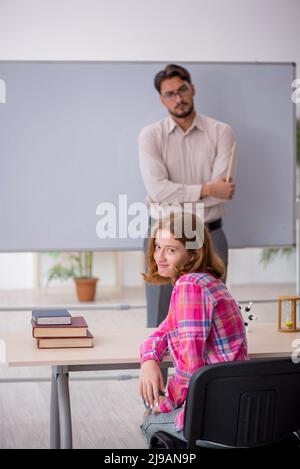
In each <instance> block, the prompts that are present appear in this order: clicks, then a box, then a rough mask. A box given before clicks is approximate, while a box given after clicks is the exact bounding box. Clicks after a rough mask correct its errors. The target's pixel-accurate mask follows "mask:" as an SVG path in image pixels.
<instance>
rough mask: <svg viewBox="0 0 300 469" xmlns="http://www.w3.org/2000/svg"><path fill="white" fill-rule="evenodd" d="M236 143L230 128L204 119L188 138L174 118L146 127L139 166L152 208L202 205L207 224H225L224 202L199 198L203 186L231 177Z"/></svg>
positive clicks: (195, 124) (198, 118)
mask: <svg viewBox="0 0 300 469" xmlns="http://www.w3.org/2000/svg"><path fill="white" fill-rule="evenodd" d="M233 142H234V135H233V132H232V129H231V127H230V126H229V125H227V124H225V123H224V122H220V121H217V120H215V119H212V118H210V117H207V116H204V115H199V114H196V115H195V118H194V120H193V123H192V125H191V127H190V128H189V129H188V130H187V131H186V132H183V130H182V129H181V128H180V127H179V126H178V125H177V124H176V122H175V121H174V120H173V119H172V118H171V117H170V116H169V117H167V118H165V119H163V120H161V121H159V122H156V123H154V124H152V125H148V126H146V127H144V128H143V129H142V130H141V132H140V135H139V161H140V169H141V173H142V178H143V181H144V184H145V187H146V190H147V192H148V197H147V203H148V205H149V204H150V203H151V202H159V203H173V204H176V203H183V202H197V201H199V202H203V203H204V218H205V222H210V221H214V220H217V219H218V218H221V217H222V216H223V213H224V204H225V201H224V199H223V200H221V199H216V198H214V197H205V198H201V199H200V195H201V190H202V185H203V184H204V183H206V182H212V181H216V180H217V179H219V178H222V177H226V173H227V168H228V166H229V161H230V156H231V151H232V145H233ZM234 174H235V167H234V168H233V175H234Z"/></svg>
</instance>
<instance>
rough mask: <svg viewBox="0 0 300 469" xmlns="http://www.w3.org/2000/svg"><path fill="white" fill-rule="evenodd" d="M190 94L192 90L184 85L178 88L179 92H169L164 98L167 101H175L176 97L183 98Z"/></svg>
mask: <svg viewBox="0 0 300 469" xmlns="http://www.w3.org/2000/svg"><path fill="white" fill-rule="evenodd" d="M189 93H190V88H189V87H188V86H187V85H182V86H181V87H180V88H178V90H177V91H167V92H166V93H165V94H163V98H164V99H166V100H167V101H173V100H174V99H175V98H176V95H178V96H180V97H181V98H183V97H184V96H187V95H188V94H189Z"/></svg>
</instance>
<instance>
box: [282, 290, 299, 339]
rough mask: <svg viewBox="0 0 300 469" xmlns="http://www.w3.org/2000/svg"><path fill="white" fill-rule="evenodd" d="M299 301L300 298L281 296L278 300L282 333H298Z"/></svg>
mask: <svg viewBox="0 0 300 469" xmlns="http://www.w3.org/2000/svg"><path fill="white" fill-rule="evenodd" d="M297 301H300V296H280V297H279V298H278V330H279V331H280V332H297V331H300V328H299V327H297Z"/></svg>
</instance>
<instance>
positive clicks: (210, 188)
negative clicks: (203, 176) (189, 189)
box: [201, 178, 235, 200]
mask: <svg viewBox="0 0 300 469" xmlns="http://www.w3.org/2000/svg"><path fill="white" fill-rule="evenodd" d="M234 193H235V184H234V183H233V182H232V179H230V180H229V182H226V178H222V179H219V180H218V181H215V182H208V183H206V184H204V185H203V186H202V191H201V198H204V197H215V198H216V199H225V200H229V199H232V198H233V196H234Z"/></svg>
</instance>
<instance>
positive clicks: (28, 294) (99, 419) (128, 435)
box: [0, 284, 295, 449]
mask: <svg viewBox="0 0 300 469" xmlns="http://www.w3.org/2000/svg"><path fill="white" fill-rule="evenodd" d="M230 290H231V293H232V294H233V295H234V296H235V298H236V299H237V300H239V301H240V302H245V303H242V306H243V308H242V311H243V312H244V306H245V304H247V302H248V301H253V302H254V304H253V305H252V309H251V313H253V314H254V315H256V316H257V320H258V321H261V322H276V321H277V301H276V299H277V297H278V296H279V295H287V294H295V285H293V284H280V285H255V284H253V285H249V286H241V285H239V286H232V287H231V288H230ZM260 300H261V301H264V302H262V303H260V302H259V301H260ZM58 304H60V305H63V304H66V305H75V306H78V303H77V301H76V300H75V297H74V292H73V291H72V290H61V289H60V290H51V291H50V290H49V291H48V292H45V291H25V290H24V291H0V305H1V309H2V311H0V331H14V330H24V329H25V328H30V316H31V313H30V311H23V310H22V311H11V310H10V309H11V308H13V307H18V308H23V307H26V306H28V307H31V306H33V305H34V306H38V305H58ZM97 304H99V305H100V307H99V309H98V310H87V309H86V310H84V311H83V312H82V314H83V315H84V316H85V318H86V320H87V322H88V324H89V328H90V329H91V330H93V328H94V327H99V326H101V327H124V326H128V324H130V323H132V324H135V326H139V325H140V326H145V324H146V311H145V307H143V305H145V297H144V291H143V289H126V290H124V291H123V292H121V293H118V294H114V295H113V296H112V295H109V294H108V293H103V294H102V293H101V292H100V293H99V294H98V298H97ZM112 304H129V305H130V306H131V309H126V310H117V309H116V310H113V309H108V308H107V309H105V308H106V306H109V305H112ZM134 306H136V308H135V307H134ZM5 308H7V310H6V311H3V309H5ZM70 310H71V309H70ZM71 312H72V311H71ZM76 314H79V312H78V311H76ZM29 330H30V329H29ZM0 335H1V332H0ZM70 394H71V405H72V409H71V410H72V422H73V442H74V447H75V448H109V449H123V448H146V444H145V442H144V439H143V437H142V435H141V433H140V430H139V424H140V421H141V417H142V414H143V404H142V402H141V401H140V398H139V396H138V371H128V372H127V371H105V372H86V373H77V374H76V373H74V374H72V378H71V382H70ZM49 406H50V370H49V369H47V368H7V366H5V365H0V422H1V431H0V448H1V449H2V448H48V447H49V438H50V437H49Z"/></svg>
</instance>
